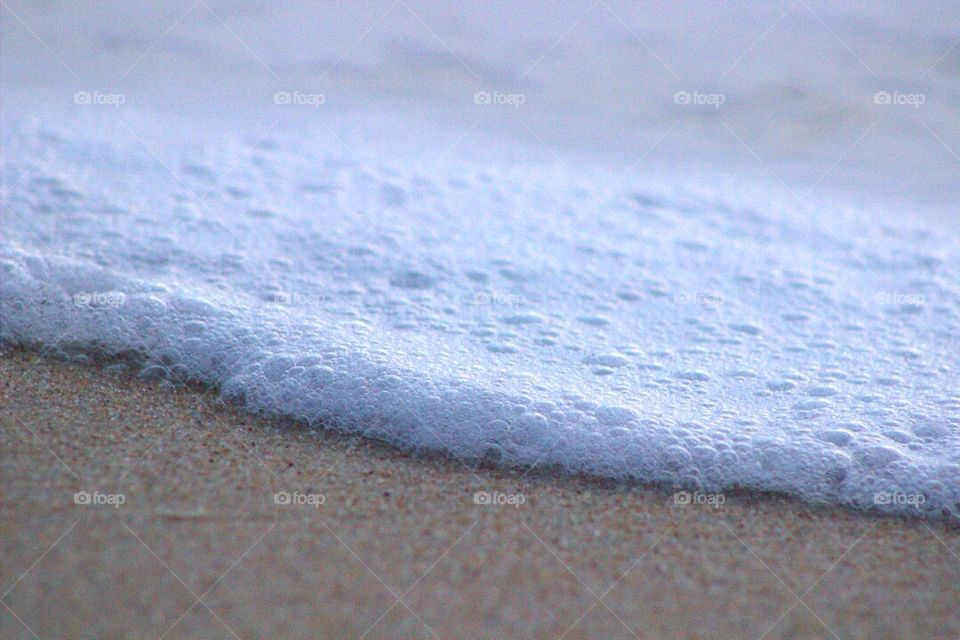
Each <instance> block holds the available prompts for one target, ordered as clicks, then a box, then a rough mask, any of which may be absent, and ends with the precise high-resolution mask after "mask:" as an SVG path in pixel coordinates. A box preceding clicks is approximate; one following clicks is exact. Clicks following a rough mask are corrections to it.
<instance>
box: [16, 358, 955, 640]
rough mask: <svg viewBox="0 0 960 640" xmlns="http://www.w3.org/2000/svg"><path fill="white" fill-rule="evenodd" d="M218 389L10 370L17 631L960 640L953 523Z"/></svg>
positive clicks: (99, 373) (53, 367)
mask: <svg viewBox="0 0 960 640" xmlns="http://www.w3.org/2000/svg"><path fill="white" fill-rule="evenodd" d="M213 395H214V394H212V393H204V392H203V391H202V390H197V389H173V388H169V387H164V386H162V385H160V384H156V383H146V382H143V381H140V380H138V379H136V378H135V377H132V376H130V375H129V374H125V373H122V372H116V371H111V370H107V369H104V368H103V367H98V366H88V367H81V366H76V365H68V364H65V363H62V362H56V361H51V360H46V359H38V358H37V355H36V354H34V353H29V352H20V351H16V352H12V353H7V354H5V355H4V356H3V357H0V426H2V432H0V451H2V461H3V464H2V477H0V480H2V485H0V486H2V509H0V534H2V578H0V589H2V598H0V603H2V606H0V624H2V629H0V635H2V637H3V638H5V639H9V640H13V639H15V638H33V637H38V638H43V639H44V640H46V639H47V638H74V639H79V638H158V637H162V638H244V639H247V638H434V639H443V640H447V639H448V638H484V639H492V638H497V639H503V638H568V639H571V640H572V639H579V638H644V639H646V638H657V639H665V638H736V639H739V638H747V639H759V638H804V639H805V638H843V639H847V638H870V639H871V640H877V639H880V638H897V639H901V638H918V639H928V638H937V639H947V640H957V639H958V638H960V530H958V527H957V526H956V525H955V524H949V523H944V522H925V521H921V520H904V519H897V518H888V517H877V516H872V515H864V514H855V513H850V512H847V511H843V510H840V509H834V508H827V507H815V506H810V505H805V504H802V503H798V502H796V501H792V500H787V499H784V498H779V497H776V496H758V495H745V494H737V495H726V496H725V500H726V501H725V503H724V504H723V505H722V506H719V507H717V508H713V507H711V506H707V505H676V504H674V499H673V494H672V493H671V492H667V491H663V490H659V489H653V488H630V487H623V486H608V485H604V484H602V483H598V482H593V481H587V480H580V479H563V478H556V477H550V476H548V475H536V474H528V475H526V476H523V475H521V473H519V472H505V471H493V470H489V469H472V468H468V467H466V466H465V465H463V464H461V463H459V462H457V461H451V460H446V459H436V458H429V459H428V458H425V457H423V456H419V457H418V456H413V455H409V454H403V453H398V452H395V451H393V450H391V449H389V448H387V447H385V446H382V445H378V444H374V443H370V442H366V441H364V440H362V439H358V438H349V437H343V436H336V435H330V434H324V433H322V432H316V431H309V430H306V429H304V428H303V427H300V426H297V425H293V424H289V423H286V422H284V421H278V420H274V421H270V420H264V419H258V418H253V417H250V416H248V415H246V414H244V413H243V412H241V411H239V410H237V409H236V408H231V407H224V406H223V405H222V404H221V403H219V402H218V401H217V400H216V399H215V398H214V397H213ZM78 491H86V492H88V493H90V494H91V495H92V496H93V497H92V501H98V500H99V501H105V502H107V504H99V505H96V504H86V505H84V504H75V501H74V494H75V492H78ZM477 491H487V492H494V491H496V492H500V493H501V494H503V495H506V496H510V497H511V498H515V497H516V496H517V495H522V496H523V499H524V500H525V503H524V504H520V505H506V504H504V505H482V504H475V502H474V495H475V493H476V492H477ZM277 492H288V493H290V494H291V496H292V500H293V499H295V498H296V497H303V496H306V497H303V500H305V501H308V502H313V503H316V502H319V500H320V499H321V498H320V497H319V496H322V499H323V500H324V502H323V504H322V505H316V504H301V505H296V504H285V505H283V504H275V500H274V496H275V494H276V493H277ZM119 495H122V496H123V498H122V500H123V504H120V505H116V504H110V503H116V502H118V501H119V498H116V497H115V496H119ZM516 500H518V499H514V500H512V501H514V502H515V501H516Z"/></svg>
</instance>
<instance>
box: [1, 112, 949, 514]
mask: <svg viewBox="0 0 960 640" xmlns="http://www.w3.org/2000/svg"><path fill="white" fill-rule="evenodd" d="M45 121H47V122H55V121H56V120H55V119H46V120H45ZM81 124H82V126H80V125H78V124H77V123H69V122H65V123H64V124H63V125H62V126H59V127H57V128H56V130H55V131H52V132H51V131H47V130H46V127H43V126H39V125H31V124H29V123H27V122H25V121H23V122H21V121H13V122H10V123H7V124H6V125H5V146H6V148H7V153H6V156H7V159H6V160H5V163H4V165H3V167H2V171H3V174H4V175H3V182H4V184H8V185H12V186H11V188H10V193H9V196H8V197H7V198H6V201H5V202H6V204H5V206H6V207H7V208H8V209H9V215H8V216H6V217H5V223H4V226H5V228H4V234H3V237H2V239H0V340H3V341H4V342H7V343H17V344H27V345H34V346H37V345H41V346H43V347H45V348H47V349H49V350H51V351H52V352H54V353H59V354H60V355H62V356H63V357H67V358H72V359H75V360H78V361H89V360H91V359H98V358H99V359H108V360H111V361H115V362H123V363H127V365H128V366H133V367H136V368H137V370H138V371H139V372H140V373H141V375H142V376H143V377H145V378H149V379H154V380H165V381H169V382H172V383H179V382H183V381H188V380H189V381H196V382H200V383H202V384H207V385H214V386H216V387H217V388H218V389H219V390H220V393H221V394H222V395H223V396H224V397H225V398H229V399H231V400H234V401H236V402H240V403H243V404H244V405H245V406H246V407H247V408H249V409H250V410H251V411H255V412H259V413H263V414H270V415H286V416H292V417H294V418H296V419H298V420H301V421H303V422H305V423H309V424H316V425H323V426H326V427H329V428H334V429H339V430H343V431H349V432H354V433H361V434H364V435H366V436H369V437H372V438H377V439H381V440H384V441H387V442H390V443H393V444H395V445H397V446H400V447H403V448H406V449H413V450H433V451H443V452H446V453H450V454H452V455H455V456H460V457H463V458H467V459H475V460H485V461H491V460H493V461H496V462H497V463H499V464H503V465H511V466H516V467H519V468H521V469H527V468H530V467H531V466H532V465H536V466H538V467H554V468H561V469H565V470H566V471H568V472H571V473H586V474H593V475H598V476H603V477H610V478H618V479H628V480H639V481H645V482H658V483H666V484H671V485H676V486H683V487H691V488H698V489H703V490H710V491H721V490H726V489H731V488H733V487H745V488H752V489H759V490H767V491H777V492H785V493H788V494H791V495H794V496H798V497H800V498H804V499H808V500H812V501H821V502H830V503H836V504H843V505H849V506H853V507H861V508H878V509H885V510H889V511H898V512H914V511H919V512H920V513H922V514H927V515H930V514H932V515H946V516H947V517H954V518H958V517H960V395H958V390H960V375H958V373H957V367H958V364H960V362H958V360H960V253H958V251H957V249H956V245H953V246H952V247H951V245H950V242H949V240H950V239H949V238H943V239H939V240H938V239H937V237H936V236H935V234H929V235H927V236H924V238H925V240H924V242H923V244H922V245H918V244H916V242H915V241H913V240H912V238H916V237H918V236H916V235H915V234H912V233H909V232H907V231H904V232H902V233H892V232H890V228H891V225H890V224H889V223H886V222H885V223H884V224H881V223H880V222H879V221H878V220H876V219H874V218H873V217H871V214H870V213H869V212H856V211H849V210H837V209H832V208H831V207H829V206H827V205H824V204H823V203H820V204H818V205H816V206H814V205H813V204H806V205H794V204H793V203H791V202H785V201H779V200H777V199H776V197H775V196H774V195H772V193H766V192H764V191H763V190H762V189H760V188H759V187H757V186H756V185H751V186H750V187H747V186H744V185H742V184H740V185H736V184H731V183H730V181H720V180H718V181H717V182H716V184H705V183H698V184H697V185H689V184H686V181H685V180H684V178H683V176H678V177H677V178H676V179H672V180H666V179H665V180H663V181H661V182H660V183H657V184H651V185H647V186H645V187H644V189H643V190H638V189H635V188H632V187H630V186H629V185H628V186H624V187H623V188H621V189H620V190H619V191H617V192H614V193H608V192H605V191H602V190H599V189H596V188H595V187H594V186H593V185H594V183H593V182H591V181H589V180H585V179H584V178H582V177H580V174H578V175H574V174H571V173H566V172H565V171H564V170H562V169H558V168H550V167H534V166H524V167H511V166H508V165H507V164H506V163H504V165H503V166H487V165H481V164H471V163H470V162H469V161H467V160H457V161H456V162H454V161H452V160H448V161H447V163H446V164H444V165H441V166H431V165H430V164H429V159H427V158H424V159H423V163H422V164H417V163H413V162H411V163H406V162H405V163H403V164H399V163H398V164H396V165H390V164H389V163H388V162H386V161H385V160H384V158H389V157H390V156H389V154H385V153H383V152H380V150H378V149H376V148H374V147H373V146H371V145H373V143H372V142H370V141H368V140H365V139H363V138H361V139H359V140H358V141H357V144H356V145H353V146H351V150H350V151H349V152H344V151H338V152H334V151H330V150H328V149H326V148H324V147H323V146H321V145H319V144H309V143H307V142H305V140H320V139H324V137H323V136H322V135H320V134H319V133H318V135H317V136H314V137H311V136H304V135H293V134H289V135H287V134H283V133H276V134H274V135H273V136H272V137H271V139H269V140H258V141H256V142H251V141H245V140H243V139H239V138H238V139H231V138H229V137H228V136H227V137H222V136H221V137H215V136H213V135H212V134H206V133H205V132H204V131H202V130H200V129H196V130H193V129H191V128H190V127H189V126H179V127H169V128H167V129H164V128H163V127H162V126H159V127H158V129H157V131H155V132H154V133H152V134H150V135H153V136H154V139H152V140H150V141H149V142H150V144H148V145H143V144H141V143H139V142H138V143H134V142H131V141H129V140H126V139H124V138H123V137H121V136H120V134H119V133H117V132H116V130H115V129H114V128H112V127H109V126H107V125H106V124H98V123H97V122H96V121H89V122H83V123H81ZM48 126H49V125H48ZM342 133H343V135H344V136H345V137H349V133H348V132H347V131H346V130H344V131H343V132H342ZM145 135H146V134H145ZM51 141H53V142H51ZM365 145H366V146H365ZM148 147H149V148H151V149H153V150H156V153H159V154H160V155H159V156H158V157H155V156H154V155H152V152H150V153H148V152H147V151H146V148H148ZM368 147H369V149H368ZM364 149H368V151H369V153H364ZM37 157H44V158H45V160H44V162H42V163H39V164H34V163H33V162H31V159H32V158H37ZM595 171H596V172H599V175H600V176H601V177H602V176H603V175H604V174H603V173H602V170H600V169H596V170H595ZM604 183H606V182H604ZM744 211H750V212H752V214H751V215H745V214H743V213H742V212H744ZM898 492H899V493H903V494H911V495H922V496H924V499H923V500H922V501H918V500H914V501H912V502H910V503H909V506H905V504H904V502H903V501H896V500H887V501H880V502H878V501H877V500H876V499H875V496H876V495H886V493H898Z"/></svg>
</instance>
